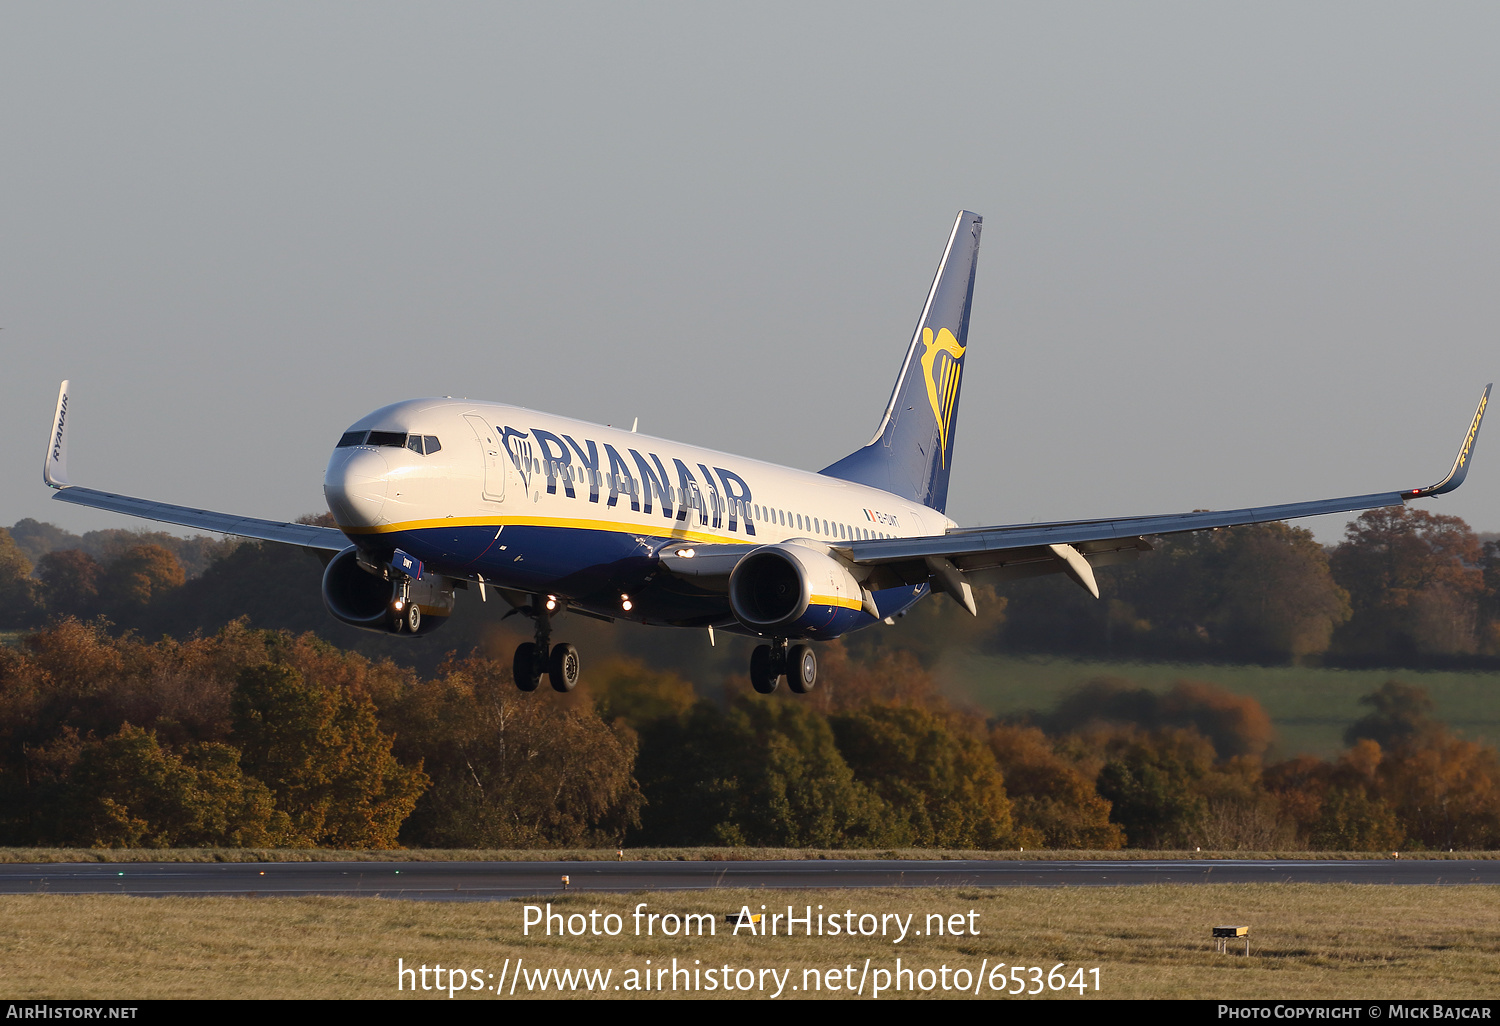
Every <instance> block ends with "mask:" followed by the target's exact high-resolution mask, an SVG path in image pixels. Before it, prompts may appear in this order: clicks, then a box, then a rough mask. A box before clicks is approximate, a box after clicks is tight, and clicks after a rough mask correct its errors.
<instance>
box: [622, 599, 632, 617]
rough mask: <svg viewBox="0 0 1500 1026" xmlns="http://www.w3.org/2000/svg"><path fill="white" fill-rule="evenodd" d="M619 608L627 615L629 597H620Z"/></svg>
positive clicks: (629, 606) (629, 605)
mask: <svg viewBox="0 0 1500 1026" xmlns="http://www.w3.org/2000/svg"><path fill="white" fill-rule="evenodd" d="M620 608H621V609H623V610H625V612H627V613H628V612H630V608H631V602H630V596H629V595H621V596H620Z"/></svg>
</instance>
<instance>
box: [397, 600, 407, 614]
mask: <svg viewBox="0 0 1500 1026" xmlns="http://www.w3.org/2000/svg"><path fill="white" fill-rule="evenodd" d="M404 605H406V603H405V602H402V601H401V600H400V599H397V600H396V612H398V613H399V612H401V607H402V606H404Z"/></svg>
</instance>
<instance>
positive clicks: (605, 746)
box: [0, 618, 1500, 850]
mask: <svg viewBox="0 0 1500 1026" xmlns="http://www.w3.org/2000/svg"><path fill="white" fill-rule="evenodd" d="M825 653H826V658H825V659H824V666H823V680H822V681H821V682H820V687H819V689H818V691H816V692H814V693H813V694H812V695H810V696H806V697H805V698H804V697H797V696H786V695H780V694H778V695H772V696H759V695H755V694H754V693H753V692H751V691H750V690H749V689H748V688H747V687H739V686H736V687H730V688H727V689H725V690H724V691H723V692H722V693H706V692H705V690H703V689H700V688H699V687H697V686H695V685H694V684H693V683H692V682H691V681H690V680H688V679H687V678H684V677H683V676H680V675H678V674H675V673H672V672H669V671H663V670H651V669H647V668H646V667H645V665H644V664H642V663H640V662H637V661H632V660H626V659H621V660H615V661H612V662H610V663H608V664H605V665H602V666H599V667H597V668H596V669H595V670H594V672H593V673H592V674H591V675H590V677H589V678H587V679H586V682H585V684H584V685H581V686H580V688H579V690H578V691H576V692H574V693H573V694H571V695H557V694H553V693H547V692H536V693H531V694H526V693H522V692H519V691H517V690H516V688H515V687H514V685H513V683H512V681H511V675H510V669H509V666H508V663H506V662H503V661H498V660H494V659H490V658H486V657H485V656H484V655H482V654H471V655H469V656H467V657H464V658H456V657H449V658H447V659H445V660H444V661H443V662H442V663H441V664H440V665H439V666H438V668H437V669H436V670H435V671H434V672H433V673H432V674H430V675H429V674H425V673H419V672H417V671H416V670H414V669H413V668H410V667H403V666H399V665H397V664H395V663H393V662H391V661H389V660H372V659H370V658H368V657H366V656H363V655H360V654H358V653H352V652H348V651H345V650H341V649H339V648H337V647H335V646H333V645H331V644H329V643H328V642H327V641H325V640H322V639H320V638H318V637H316V636H315V635H312V634H311V633H304V634H301V635H294V634H291V633H289V632H285V631H270V630H257V629H253V628H250V627H248V626H246V625H245V624H244V623H243V622H236V623H232V624H230V625H228V626H227V627H225V628H223V629H221V630H219V631H218V632H216V633H215V634H212V635H206V636H205V635H199V636H196V637H192V638H189V639H186V640H175V639H171V638H163V639H161V640H159V641H155V642H148V641H145V640H143V639H142V638H141V637H139V636H137V635H134V634H129V633H126V634H123V635H121V634H115V633H111V631H110V630H108V629H107V626H106V624H104V623H103V622H101V621H94V622H83V621H79V620H77V619H76V618H64V619H61V620H58V621H56V622H54V623H53V624H52V625H51V626H49V627H48V628H46V629H44V630H41V631H38V632H35V633H32V634H30V635H28V636H27V637H25V638H24V640H22V641H21V643H20V644H19V645H18V646H12V647H5V648H0V843H3V844H7V845H81V846H144V847H168V846H218V845H226V846H327V847H339V848H389V847H396V846H407V847H443V848H547V847H600V846H607V847H613V846H615V845H617V844H624V845H630V846H648V845H649V846H677V845H753V846H772V847H781V846H794V847H828V848H844V847H875V848H904V847H935V848H971V849H992V850H993V849H1014V848H1021V847H1024V848H1031V849H1042V848H1071V849H1080V848H1086V849H1118V848H1122V847H1140V848H1184V847H1187V848H1193V847H1202V848H1204V849H1206V850H1227V849H1260V850H1289V849H1305V848H1314V849H1349V850H1380V849H1389V850H1407V849H1419V848H1429V849H1439V848H1440V849H1448V848H1458V849H1476V848H1494V847H1500V757H1497V753H1496V751H1495V750H1494V749H1493V748H1489V747H1485V746H1482V745H1478V744H1475V743H1473V742H1469V741H1466V740H1463V739H1462V738H1459V737H1456V736H1454V735H1453V734H1452V733H1451V732H1450V731H1448V730H1447V729H1446V727H1444V726H1443V725H1442V724H1441V723H1439V722H1437V721H1435V720H1434V719H1433V718H1432V716H1431V703H1430V702H1429V701H1428V700H1427V698H1426V696H1425V695H1424V694H1423V693H1422V692H1421V691H1420V690H1418V689H1415V688H1411V687H1408V686H1406V685H1404V684H1401V683H1398V682H1394V681H1393V682H1391V683H1388V684H1386V685H1385V686H1383V687H1382V688H1381V689H1379V690H1378V691H1376V692H1374V693H1372V694H1371V695H1369V696H1367V697H1366V698H1365V699H1364V703H1365V705H1366V707H1367V708H1368V710H1369V711H1368V714H1367V715H1365V716H1364V717H1363V718H1362V719H1361V720H1359V721H1358V722H1357V723H1355V724H1354V725H1353V726H1352V727H1351V728H1350V731H1349V734H1348V736H1347V738H1346V741H1347V742H1348V747H1347V748H1346V750H1344V751H1343V752H1342V753H1341V754H1340V755H1339V756H1338V757H1336V758H1334V759H1329V760H1321V759H1314V758H1310V757H1299V758H1295V759H1291V760H1284V761H1275V762H1270V761H1267V758H1266V755H1267V752H1268V751H1269V750H1270V746H1271V743H1272V740H1273V734H1272V729H1271V724H1270V721H1269V719H1268V718H1267V716H1266V714H1265V712H1264V710H1262V709H1261V708H1260V706H1259V705H1258V704H1257V703H1256V702H1254V701H1253V700H1252V699H1249V698H1245V697H1242V696H1236V695H1232V694H1230V693H1228V692H1226V691H1224V690H1223V689H1221V688H1218V687H1216V686H1214V685H1212V684H1208V683H1203V682H1192V681H1182V682H1179V683H1178V684H1176V685H1175V686H1173V687H1172V688H1171V689H1170V690H1169V691H1167V692H1165V693H1162V694H1158V693H1154V692H1151V691H1148V690H1145V689H1142V688H1138V687H1135V686H1133V685H1131V684H1130V683H1129V682H1128V681H1123V680H1119V679H1112V678H1101V679H1097V680H1093V681H1090V682H1087V683H1086V684H1084V685H1082V686H1081V687H1080V688H1079V689H1078V690H1077V691H1075V692H1074V693H1073V694H1071V695H1069V696H1068V697H1067V698H1066V699H1065V700H1064V701H1062V702H1061V703H1059V705H1058V706H1057V707H1056V708H1054V709H1052V710H1048V711H1046V712H1039V713H1035V714H1032V715H1030V716H1027V717H1021V718H1017V719H1008V720H998V719H986V718H984V717H982V716H980V715H979V714H977V713H975V712H973V711H972V710H965V709H962V708H958V707H955V706H954V705H953V704H951V703H949V702H948V701H946V700H945V699H943V698H942V696H941V695H940V694H939V693H938V690H937V688H936V686H935V685H934V683H933V680H932V678H931V676H930V675H929V674H928V673H927V672H926V671H925V670H923V669H922V667H921V666H920V664H919V663H918V662H917V660H916V659H915V657H913V656H911V655H895V656H890V655H887V656H885V657H882V658H880V659H877V660H874V661H868V660H865V659H863V658H861V657H859V656H858V655H857V654H856V653H853V652H851V650H849V649H848V648H846V647H844V646H841V645H831V646H827V647H826V648H825ZM737 683H743V682H737ZM726 695H729V696H733V697H727V698H726V697H725V696H726Z"/></svg>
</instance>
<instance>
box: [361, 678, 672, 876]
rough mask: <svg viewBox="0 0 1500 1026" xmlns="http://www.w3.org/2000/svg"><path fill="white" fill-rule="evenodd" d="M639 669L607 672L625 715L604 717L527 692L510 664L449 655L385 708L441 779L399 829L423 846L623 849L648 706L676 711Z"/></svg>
mask: <svg viewBox="0 0 1500 1026" xmlns="http://www.w3.org/2000/svg"><path fill="white" fill-rule="evenodd" d="M646 676H647V675H646V674H645V671H643V670H641V669H640V668H639V667H630V666H628V665H627V666H624V667H620V668H619V669H618V671H617V672H616V673H615V674H612V675H606V682H607V683H608V682H612V683H613V684H614V685H615V686H614V687H612V688H610V687H608V686H607V684H606V687H605V689H604V690H605V694H606V695H607V696H608V698H609V699H611V700H613V702H614V703H615V705H614V708H615V710H616V712H617V714H618V716H619V720H618V721H617V723H616V724H615V726H613V727H611V726H610V725H609V724H607V723H606V722H605V721H604V720H603V719H602V718H601V717H600V715H599V713H598V712H596V711H595V709H594V707H593V705H592V704H591V703H590V702H589V701H588V700H587V698H586V697H585V696H584V695H581V694H576V693H575V694H574V695H570V696H560V695H556V694H551V693H548V694H540V693H538V694H525V693H523V692H520V691H517V690H516V688H515V685H514V684H513V683H512V682H511V677H510V667H509V663H508V662H506V663H501V662H499V661H492V660H485V659H480V658H478V657H474V658H470V659H466V660H462V661H459V662H450V663H449V664H448V665H447V666H446V667H444V669H443V672H442V675H441V677H440V679H438V680H437V681H434V682H432V683H429V684H425V685H423V686H421V687H420V688H415V689H412V690H411V691H409V692H408V693H407V694H406V695H405V696H404V697H403V698H402V699H401V700H400V701H399V702H398V703H396V705H395V706H394V707H393V708H391V710H390V711H389V713H388V716H387V721H388V722H390V723H392V724H393V725H394V726H395V727H396V728H397V731H398V734H397V750H398V751H399V752H403V753H408V758H411V759H414V758H416V757H417V756H418V754H419V753H420V757H421V759H422V765H423V769H424V770H425V771H426V773H427V774H428V775H429V776H430V777H431V779H432V786H431V787H430V788H429V789H428V790H427V791H426V792H425V793H424V794H423V796H422V800H421V801H420V802H419V803H418V804H417V807H416V809H415V811H414V812H413V814H412V817H411V819H410V820H409V821H408V822H407V823H406V825H405V827H404V828H403V831H402V838H403V840H404V841H405V842H406V843H408V844H411V845H417V846H423V847H452V848H553V847H598V846H602V845H615V844H619V843H621V842H622V841H623V840H624V837H625V833H626V831H627V830H629V829H630V828H631V827H633V826H635V825H637V823H638V822H639V810H640V807H641V804H642V798H641V793H640V789H639V787H638V786H637V785H636V782H635V778H634V777H633V776H632V770H633V768H634V765H635V758H636V735H635V732H634V731H633V730H632V729H631V728H630V727H629V726H628V725H627V724H626V723H625V722H624V720H625V718H626V716H627V715H631V716H640V715H642V710H646V709H651V710H657V711H659V710H663V709H674V708H677V703H676V702H675V701H674V698H675V697H676V696H677V692H676V691H675V690H674V689H672V688H670V687H668V688H666V689H665V690H664V691H663V690H659V689H656V688H653V687H651V686H649V685H650V683H651V682H649V681H647V680H645V679H644V678H646Z"/></svg>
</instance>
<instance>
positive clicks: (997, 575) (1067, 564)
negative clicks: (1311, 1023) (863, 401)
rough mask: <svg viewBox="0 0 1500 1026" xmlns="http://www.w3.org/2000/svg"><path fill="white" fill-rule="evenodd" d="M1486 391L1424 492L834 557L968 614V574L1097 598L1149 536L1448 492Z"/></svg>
mask: <svg viewBox="0 0 1500 1026" xmlns="http://www.w3.org/2000/svg"><path fill="white" fill-rule="evenodd" d="M1490 388H1491V386H1490V385H1486V386H1485V389H1484V394H1483V395H1482V396H1481V397H1480V399H1479V407H1478V409H1476V410H1475V411H1474V419H1473V420H1472V421H1470V423H1469V430H1468V433H1467V434H1466V435H1465V436H1464V441H1463V445H1462V446H1460V448H1459V451H1458V456H1457V458H1456V459H1455V460H1454V461H1453V467H1452V469H1451V470H1449V471H1448V476H1447V477H1445V478H1443V479H1442V480H1441V481H1439V482H1438V483H1437V484H1434V485H1429V486H1427V487H1426V488H1409V489H1405V490H1403V491H1394V492H1372V493H1371V494H1369V495H1353V496H1347V497H1345V498H1339V499H1318V500H1314V501H1312V502H1291V503H1285V504H1283V505H1278V506H1251V507H1247V508H1245V509H1231V510H1198V511H1194V512H1192V513H1168V514H1162V515H1158V516H1138V517H1121V518H1116V519H1108V520H1071V521H1059V522H1055V523H1046V524H1014V525H1009V526H1000V527H979V528H970V529H963V530H955V531H950V532H948V533H947V534H943V535H934V536H930V537H926V538H884V539H879V540H874V541H856V542H853V543H851V544H849V545H847V546H837V547H836V551H838V552H839V553H840V554H841V555H843V556H844V557H845V558H846V559H848V560H849V561H850V562H852V563H854V564H856V565H857V566H861V567H867V568H869V570H870V574H871V577H870V581H869V586H870V587H872V588H883V587H895V586H898V585H901V584H920V583H923V582H930V583H931V584H932V585H933V587H934V589H935V590H939V591H947V592H949V593H950V594H952V595H953V596H954V597H955V598H957V599H958V601H959V602H960V604H962V605H964V606H965V607H967V608H968V609H969V610H970V612H973V611H974V606H973V597H972V594H971V593H970V589H969V585H968V583H967V582H966V576H967V575H969V574H977V575H980V579H981V580H1003V579H1006V578H1011V577H1029V576H1032V575H1036V574H1048V573H1065V574H1067V575H1068V576H1069V577H1071V578H1072V579H1073V580H1075V581H1076V582H1077V583H1078V584H1080V585H1081V586H1082V587H1084V588H1085V589H1087V590H1088V591H1090V592H1092V593H1093V595H1094V596H1095V597H1096V598H1097V597H1098V595H1099V587H1098V584H1097V583H1096V582H1095V580H1094V575H1093V570H1092V568H1093V567H1094V566H1100V565H1105V564H1108V563H1115V562H1122V561H1124V560H1128V559H1133V558H1135V557H1137V556H1139V555H1140V553H1141V552H1143V551H1147V550H1149V549H1150V548H1151V546H1150V544H1149V543H1147V542H1146V538H1147V537H1149V536H1152V535H1161V534H1176V533H1180V532H1185V531H1203V530H1209V529H1212V528H1219V527H1236V526H1240V525H1244V524H1263V523H1269V522H1271V521H1277V520H1295V519H1297V518H1299V517H1311V516H1318V515H1320V514H1324V513H1349V512H1354V511H1356V510H1366V509H1377V508H1379V507H1382V506H1399V505H1401V504H1402V503H1405V502H1407V501H1409V500H1411V499H1421V498H1426V497H1428V496H1431V495H1442V494H1443V493H1445V492H1451V491H1453V490H1454V489H1455V488H1457V487H1458V486H1459V485H1461V484H1462V483H1463V481H1464V478H1465V477H1466V476H1467V475H1468V472H1469V460H1470V457H1471V456H1472V455H1473V453H1474V446H1475V443H1476V441H1477V439H1478V437H1479V425H1480V421H1482V420H1483V419H1484V410H1485V407H1486V406H1487V405H1488V403H1489V398H1490Z"/></svg>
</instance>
